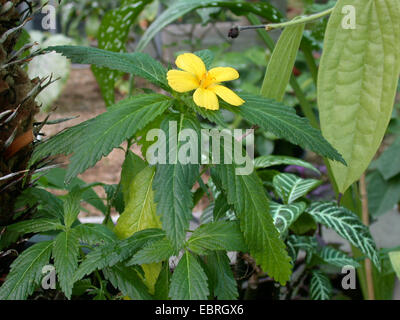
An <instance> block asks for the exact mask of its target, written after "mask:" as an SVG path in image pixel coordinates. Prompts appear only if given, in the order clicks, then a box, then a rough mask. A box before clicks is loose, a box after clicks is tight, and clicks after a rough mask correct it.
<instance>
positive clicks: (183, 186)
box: [153, 114, 199, 249]
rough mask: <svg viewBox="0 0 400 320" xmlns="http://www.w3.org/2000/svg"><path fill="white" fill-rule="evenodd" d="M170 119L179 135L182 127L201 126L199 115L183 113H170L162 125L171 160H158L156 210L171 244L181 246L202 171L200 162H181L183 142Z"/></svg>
mask: <svg viewBox="0 0 400 320" xmlns="http://www.w3.org/2000/svg"><path fill="white" fill-rule="evenodd" d="M170 123H171V124H172V123H175V124H176V133H177V135H180V133H181V131H182V130H183V129H192V130H194V131H195V132H199V127H198V121H197V120H196V119H194V118H192V117H190V116H185V115H183V114H182V115H180V116H175V115H173V116H171V117H167V118H166V119H165V120H164V121H163V122H162V124H161V129H162V130H163V131H164V132H165V133H167V134H166V140H167V141H166V146H167V148H166V150H168V158H167V159H168V160H167V163H166V164H157V171H156V176H155V178H154V182H153V188H154V190H155V201H156V203H157V213H158V214H159V215H160V216H161V221H162V226H163V229H164V230H165V232H166V233H167V236H168V238H169V239H170V240H171V244H172V246H173V247H174V248H176V249H179V248H180V247H181V246H182V243H183V241H184V239H185V235H186V231H187V229H188V227H189V221H190V219H191V218H192V207H193V199H192V193H191V191H190V190H191V189H192V187H193V184H194V183H195V181H196V179H197V177H198V175H199V164H198V163H199V162H197V164H192V163H188V164H182V162H181V161H179V159H178V152H179V151H180V148H181V146H182V145H183V142H178V141H176V138H177V136H175V137H174V134H173V133H174V130H175V129H173V127H172V126H171V127H170ZM170 129H171V130H170ZM196 142H197V143H198V141H196ZM187 143H190V142H187ZM198 145H199V144H198Z"/></svg>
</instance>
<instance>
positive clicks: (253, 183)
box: [212, 165, 291, 284]
mask: <svg viewBox="0 0 400 320" xmlns="http://www.w3.org/2000/svg"><path fill="white" fill-rule="evenodd" d="M215 171H216V172H214V174H212V176H213V179H214V180H215V178H214V176H215V175H217V176H218V178H219V179H220V180H221V185H222V187H223V189H224V190H225V192H226V194H227V199H228V203H230V204H232V205H233V207H234V209H235V212H236V214H237V215H238V218H239V220H240V228H241V230H242V232H243V235H244V238H245V241H246V244H247V246H248V248H249V250H250V254H251V255H252V256H253V257H254V258H255V259H256V262H257V264H259V265H261V267H262V268H263V270H264V271H265V272H267V273H268V275H269V276H270V277H273V278H274V279H275V280H276V281H278V282H280V283H282V284H284V283H285V282H286V281H288V280H289V278H290V274H291V265H290V258H289V256H288V254H287V252H286V250H285V245H284V243H283V242H282V240H281V239H280V238H279V232H278V230H277V229H276V228H275V226H274V223H273V220H272V216H271V214H270V211H269V203H268V202H269V201H268V198H267V196H266V195H265V191H264V187H263V185H262V182H261V181H260V179H259V178H258V176H257V175H256V174H255V173H254V172H253V173H252V174H250V175H236V173H235V166H234V165H219V166H217V167H216V170H215Z"/></svg>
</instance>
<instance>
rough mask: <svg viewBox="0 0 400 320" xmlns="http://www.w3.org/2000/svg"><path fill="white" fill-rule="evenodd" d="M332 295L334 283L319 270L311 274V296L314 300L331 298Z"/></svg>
mask: <svg viewBox="0 0 400 320" xmlns="http://www.w3.org/2000/svg"><path fill="white" fill-rule="evenodd" d="M331 296H332V285H331V282H330V280H329V278H328V277H327V276H326V275H325V274H324V273H322V272H321V271H319V270H314V271H313V272H312V276H311V284H310V298H311V299H312V300H329V299H330V298H331Z"/></svg>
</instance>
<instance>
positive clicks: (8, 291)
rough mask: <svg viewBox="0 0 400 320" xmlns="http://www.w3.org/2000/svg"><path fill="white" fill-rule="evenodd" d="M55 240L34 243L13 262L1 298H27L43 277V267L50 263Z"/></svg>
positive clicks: (1, 289)
mask: <svg viewBox="0 0 400 320" xmlns="http://www.w3.org/2000/svg"><path fill="white" fill-rule="evenodd" d="M52 248H53V241H44V242H40V243H37V244H35V245H33V246H32V247H30V248H28V249H26V250H25V251H24V252H22V253H21V255H20V256H18V258H17V259H16V260H15V261H14V262H13V263H12V265H11V271H10V273H9V274H8V276H7V278H6V281H5V282H4V283H3V285H2V286H1V287H0V300H25V299H26V298H27V297H29V296H30V295H31V294H32V293H33V291H34V290H35V289H36V287H37V286H38V285H39V283H40V280H41V279H42V268H43V267H44V266H45V265H46V264H48V263H49V260H50V255H51V250H52Z"/></svg>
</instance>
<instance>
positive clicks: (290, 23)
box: [265, 8, 334, 31]
mask: <svg viewBox="0 0 400 320" xmlns="http://www.w3.org/2000/svg"><path fill="white" fill-rule="evenodd" d="M333 9H334V8H330V9H328V10H325V11H322V12H318V13H315V14H312V15H310V16H303V17H296V18H294V19H293V20H290V21H286V22H282V23H271V24H267V25H265V30H267V31H268V30H273V29H279V28H286V27H289V26H294V25H297V24H301V23H308V22H312V21H314V20H318V19H320V18H323V17H325V16H327V15H330V14H331V13H332V11H333Z"/></svg>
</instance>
